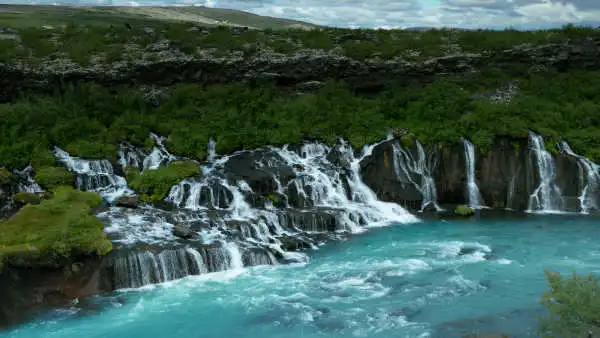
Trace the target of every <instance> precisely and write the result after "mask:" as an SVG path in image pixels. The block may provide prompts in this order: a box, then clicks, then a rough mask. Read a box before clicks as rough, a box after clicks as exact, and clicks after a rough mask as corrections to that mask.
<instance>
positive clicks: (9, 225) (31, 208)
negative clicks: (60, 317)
mask: <svg viewBox="0 0 600 338" xmlns="http://www.w3.org/2000/svg"><path fill="white" fill-rule="evenodd" d="M101 204H102V198H101V197H100V196H99V195H98V194H96V193H91V192H84V191H79V190H75V189H73V188H71V187H58V188H56V189H55V191H54V193H53V197H52V198H51V199H48V200H44V201H42V202H41V203H40V204H38V205H33V204H28V205H26V206H25V207H23V208H22V209H21V210H20V211H19V212H18V213H17V214H16V215H15V216H14V217H12V218H11V219H9V220H8V221H5V222H3V223H2V224H1V225H0V256H4V260H3V261H4V264H8V265H12V266H22V267H54V268H58V267H62V266H66V265H68V264H71V263H72V260H73V258H76V257H78V256H81V255H105V254H107V253H108V252H110V251H111V250H112V244H111V242H110V241H109V240H108V238H107V237H106V234H105V233H104V232H103V231H102V230H103V224H102V222H100V220H99V219H98V218H96V217H95V216H94V215H92V211H93V208H95V207H97V206H99V205H101Z"/></svg>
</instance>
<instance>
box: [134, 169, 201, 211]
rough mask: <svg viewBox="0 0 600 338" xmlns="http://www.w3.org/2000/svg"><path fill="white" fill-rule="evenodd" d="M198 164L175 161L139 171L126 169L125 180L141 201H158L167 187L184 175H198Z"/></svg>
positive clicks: (163, 195)
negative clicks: (153, 168) (154, 168)
mask: <svg viewBox="0 0 600 338" xmlns="http://www.w3.org/2000/svg"><path fill="white" fill-rule="evenodd" d="M199 173H200V166H198V164H196V163H194V162H184V161H176V162H172V163H169V164H168V165H166V166H164V167H160V168H158V169H156V170H146V171H144V172H143V173H140V172H139V171H138V170H137V169H135V168H129V169H128V170H127V173H126V174H127V181H128V183H129V185H130V186H131V187H132V188H133V189H135V190H136V191H137V192H138V193H139V194H140V197H141V199H142V200H143V201H146V202H153V201H160V200H162V199H163V198H165V196H166V195H167V193H168V192H169V189H171V187H172V186H173V185H174V184H177V182H179V181H181V180H182V179H184V178H186V177H191V176H195V175H198V174H199Z"/></svg>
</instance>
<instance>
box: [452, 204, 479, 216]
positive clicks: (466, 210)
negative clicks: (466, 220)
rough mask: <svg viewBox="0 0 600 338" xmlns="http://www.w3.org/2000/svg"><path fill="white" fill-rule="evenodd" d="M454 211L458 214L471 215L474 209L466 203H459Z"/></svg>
mask: <svg viewBox="0 0 600 338" xmlns="http://www.w3.org/2000/svg"><path fill="white" fill-rule="evenodd" d="M454 213H455V214H456V215H459V216H472V215H474V214H475V210H473V208H470V207H468V206H466V205H459V206H457V207H456V209H454Z"/></svg>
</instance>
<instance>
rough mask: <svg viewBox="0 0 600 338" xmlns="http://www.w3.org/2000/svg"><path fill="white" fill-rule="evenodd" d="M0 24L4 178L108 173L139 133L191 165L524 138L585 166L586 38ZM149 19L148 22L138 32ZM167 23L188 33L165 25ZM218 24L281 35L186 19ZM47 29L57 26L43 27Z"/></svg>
mask: <svg viewBox="0 0 600 338" xmlns="http://www.w3.org/2000/svg"><path fill="white" fill-rule="evenodd" d="M2 8H3V11H4V14H2V16H0V18H1V19H0V27H4V28H3V30H2V39H1V40H0V46H1V48H0V62H3V63H0V73H2V74H3V75H2V78H1V79H0V102H4V103H3V104H1V105H0V115H1V116H2V122H1V123H2V124H3V125H2V128H1V130H2V138H1V139H2V141H1V144H0V150H1V151H0V154H1V155H0V165H4V166H7V167H23V166H25V165H26V164H27V163H29V162H31V163H34V164H35V163H40V162H41V163H43V162H44V158H46V157H47V155H43V154H44V153H45V152H47V151H48V150H49V149H51V146H53V145H58V146H61V147H64V148H65V149H67V150H69V151H70V152H72V153H73V154H75V155H79V156H85V157H98V156H111V157H114V156H115V151H114V149H115V147H116V145H117V144H118V143H119V142H120V141H122V140H128V141H130V142H133V143H134V144H143V143H144V142H145V139H146V138H147V135H148V132H150V131H154V132H158V133H160V134H161V135H169V136H170V137H169V140H168V147H169V148H170V149H172V150H174V151H176V152H178V153H180V154H182V155H186V156H190V157H193V158H198V159H202V158H203V157H204V156H205V149H206V147H205V145H206V144H207V142H208V139H209V138H210V137H213V138H215V139H216V141H217V148H218V151H219V152H231V151H234V150H238V149H249V148H253V147H258V146H261V145H265V144H283V143H294V142H297V141H298V140H300V139H301V138H303V137H317V138H320V139H324V140H333V139H335V137H336V136H342V137H345V138H346V139H349V140H350V141H351V142H352V144H353V145H354V146H357V147H360V146H362V145H363V144H365V143H368V142H373V141H375V140H379V139H381V138H382V137H385V135H386V133H387V130H388V129H389V128H392V129H393V130H396V131H398V132H399V133H400V134H398V135H401V134H403V133H405V132H408V133H410V134H412V135H413V136H416V137H417V138H418V139H419V140H421V141H422V142H424V143H431V142H454V141H456V140H459V139H460V138H461V137H466V138H468V139H471V140H473V142H474V143H475V144H476V145H477V146H478V147H479V149H481V150H486V149H490V147H491V145H492V144H493V142H494V139H495V138H496V137H498V136H508V137H514V138H523V137H526V136H527V132H528V131H529V130H534V131H536V132H538V133H541V134H543V135H546V136H548V137H549V140H550V149H553V146H552V145H551V144H552V143H553V142H554V141H558V140H561V139H566V140H568V141H569V142H570V144H571V145H572V146H573V148H574V150H576V151H577V152H579V153H581V154H584V155H587V156H589V157H591V158H595V159H599V158H600V152H599V150H598V149H599V148H598V145H600V136H598V135H600V134H599V133H598V132H597V127H596V126H597V125H600V123H598V121H599V119H600V115H599V113H598V111H599V110H600V109H599V108H598V102H600V100H599V99H598V93H599V92H600V90H598V88H599V86H600V80H599V76H598V74H599V73H598V71H599V70H600V31H599V30H597V29H591V28H579V27H574V26H567V27H565V28H563V29H557V30H545V31H532V32H521V31H514V30H506V31H486V30H477V31H456V30H447V29H442V30H425V31H414V30H347V29H334V28H318V29H312V30H306V29H297V28H289V27H290V26H291V27H297V23H295V22H290V21H286V20H279V19H266V18H262V17H257V16H253V15H242V14H241V13H239V12H232V11H225V10H213V9H206V8H185V9H180V8H162V9H158V8H135V9H131V8H115V9H110V10H109V9H96V8H89V9H88V8H86V9H82V8H77V9H73V8H62V7H43V8H44V9H48V13H47V14H41V13H42V12H41V11H40V12H39V13H38V14H36V15H31V16H29V15H28V16H27V20H19V19H18V18H19V17H22V16H23V15H25V14H19V15H21V16H19V15H17V14H14V13H16V12H17V11H19V10H20V11H23V12H25V11H26V10H28V11H32V10H35V11H36V13H37V11H38V8H39V7H32V8H29V7H25V6H3V7H2ZM62 11H66V12H68V13H72V14H70V15H64V13H63V12H62ZM108 11H117V12H118V13H119V14H118V15H116V16H115V15H113V14H109V12H108ZM156 11H159V12H160V13H162V14H160V15H156V14H153V17H157V16H160V17H161V18H162V20H156V19H149V18H148V16H144V17H143V19H140V18H141V17H142V14H141V13H145V14H148V13H155V12H156ZM174 12H177V13H186V14H185V16H186V17H188V18H189V15H192V16H193V15H195V16H196V19H194V20H191V19H190V21H186V22H183V21H181V22H180V21H167V20H165V18H167V17H169V18H172V17H173V15H171V14H172V13H174ZM98 13H101V14H98ZM165 13H171V14H168V15H167V14H165ZM190 13H193V14H190ZM207 13H208V14H207ZM223 13H228V14H227V15H228V16H227V18H228V19H227V20H228V21H229V22H230V23H231V24H242V23H243V24H253V25H254V27H262V28H264V27H274V26H278V27H283V28H285V27H288V28H286V29H270V28H269V29H262V30H257V29H246V28H243V27H226V26H216V27H207V26H205V25H204V24H205V22H206V21H207V20H204V19H200V18H199V17H200V16H202V17H203V18H204V17H205V16H210V17H211V18H219V20H222V18H223V15H224V14H223ZM201 14H202V15H201ZM209 14H210V15H209ZM234 14H235V15H234ZM107 15H108V18H111V19H110V20H109V19H106V18H107ZM219 15H220V16H219ZM44 16H46V17H49V18H50V19H41V18H42V17H44ZM133 17H135V18H136V19H135V20H133V19H131V18H133ZM234 18H235V20H234ZM53 20H60V22H62V23H63V25H56V24H55V26H47V25H46V24H43V23H50V24H52V22H57V21H53ZM118 22H121V23H122V24H118ZM125 23H127V24H125ZM276 23H277V24H276ZM17 112H18V113H17ZM134 121H135V123H134Z"/></svg>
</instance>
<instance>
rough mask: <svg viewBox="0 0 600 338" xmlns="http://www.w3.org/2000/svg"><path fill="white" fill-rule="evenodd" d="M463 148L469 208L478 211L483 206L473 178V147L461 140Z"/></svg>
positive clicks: (466, 141) (471, 144)
mask: <svg viewBox="0 0 600 338" xmlns="http://www.w3.org/2000/svg"><path fill="white" fill-rule="evenodd" d="M462 143H463V146H464V148H465V164H466V168H467V191H468V193H469V206H470V207H471V208H474V209H479V208H481V207H482V206H484V205H485V203H484V202H483V198H482V197H481V194H480V193H479V187H478V186H477V181H476V177H475V146H474V145H473V143H471V142H470V141H468V140H466V139H463V140H462Z"/></svg>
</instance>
